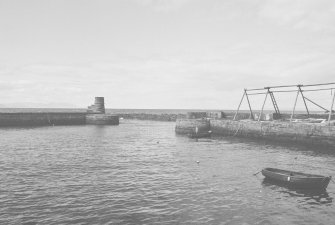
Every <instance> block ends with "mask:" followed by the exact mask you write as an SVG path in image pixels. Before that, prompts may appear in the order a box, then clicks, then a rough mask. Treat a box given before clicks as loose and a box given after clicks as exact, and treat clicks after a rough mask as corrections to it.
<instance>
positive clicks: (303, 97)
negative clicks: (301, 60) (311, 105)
mask: <svg viewBox="0 0 335 225" xmlns="http://www.w3.org/2000/svg"><path fill="white" fill-rule="evenodd" d="M298 88H299V91H300V94H301V96H302V99H303V100H304V104H305V107H306V111H307V115H309V110H308V107H307V104H306V100H305V96H304V94H303V93H302V90H301V86H300V85H298Z"/></svg>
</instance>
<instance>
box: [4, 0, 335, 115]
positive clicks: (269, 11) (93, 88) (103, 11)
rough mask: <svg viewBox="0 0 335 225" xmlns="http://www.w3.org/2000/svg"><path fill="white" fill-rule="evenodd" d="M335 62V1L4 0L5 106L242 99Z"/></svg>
mask: <svg viewBox="0 0 335 225" xmlns="http://www.w3.org/2000/svg"><path fill="white" fill-rule="evenodd" d="M334 61H335V1H333V0H314V1H311V0H300V1H296V0H0V78H1V79H0V96H1V101H0V106H3V107H4V106H17V107H20V106H21V107H22V106H25V107H27V106H32V107H36V106H38V105H39V106H41V107H45V106H48V107H86V106H87V105H89V104H92V103H93V101H94V97H95V96H104V97H105V102H106V107H108V108H193V109H232V108H233V109H234V108H236V107H237V105H238V103H239V101H240V98H241V96H242V91H243V88H257V87H264V86H269V85H283V84H299V83H302V84H310V83H326V82H333V81H335V79H334V71H335V63H334ZM311 96H312V95H311ZM294 98H295V95H292V96H291V97H290V98H287V99H286V100H285V101H283V102H282V103H281V105H280V107H284V108H285V107H292V105H293V103H294ZM310 98H313V97H310ZM316 98H319V99H321V100H325V99H327V100H325V104H326V106H327V107H328V105H327V104H328V102H330V93H329V92H327V93H326V94H325V96H323V97H320V96H316ZM253 101H254V100H253ZM255 101H256V100H255ZM259 102H261V103H262V100H261V101H259V100H257V104H258V105H259ZM255 104H256V103H255ZM329 104H330V103H329ZM260 105H261V104H260Z"/></svg>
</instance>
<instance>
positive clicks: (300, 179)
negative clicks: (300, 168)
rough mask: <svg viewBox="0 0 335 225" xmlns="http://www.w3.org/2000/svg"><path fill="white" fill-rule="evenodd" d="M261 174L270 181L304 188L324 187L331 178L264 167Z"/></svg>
mask: <svg viewBox="0 0 335 225" xmlns="http://www.w3.org/2000/svg"><path fill="white" fill-rule="evenodd" d="M262 174H263V176H265V178H266V179H269V180H271V181H274V182H279V183H281V184H285V185H288V186H289V187H295V188H304V189H326V188H327V186H328V184H329V182H330V179H331V176H329V177H326V176H321V175H315V174H307V173H300V172H294V171H289V170H280V169H275V168H265V169H263V170H262Z"/></svg>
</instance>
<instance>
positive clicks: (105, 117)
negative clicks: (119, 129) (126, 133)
mask: <svg viewBox="0 0 335 225" xmlns="http://www.w3.org/2000/svg"><path fill="white" fill-rule="evenodd" d="M86 124H94V125H119V116H117V115H112V114H87V115H86Z"/></svg>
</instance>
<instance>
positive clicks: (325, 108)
mask: <svg viewBox="0 0 335 225" xmlns="http://www.w3.org/2000/svg"><path fill="white" fill-rule="evenodd" d="M304 98H305V99H306V100H308V101H309V102H311V103H313V104H314V105H316V106H319V107H320V108H321V109H323V110H325V111H327V112H328V109H326V108H324V107H322V106H321V105H318V104H317V103H315V102H313V101H312V100H310V99H309V98H307V97H305V96H304Z"/></svg>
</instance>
